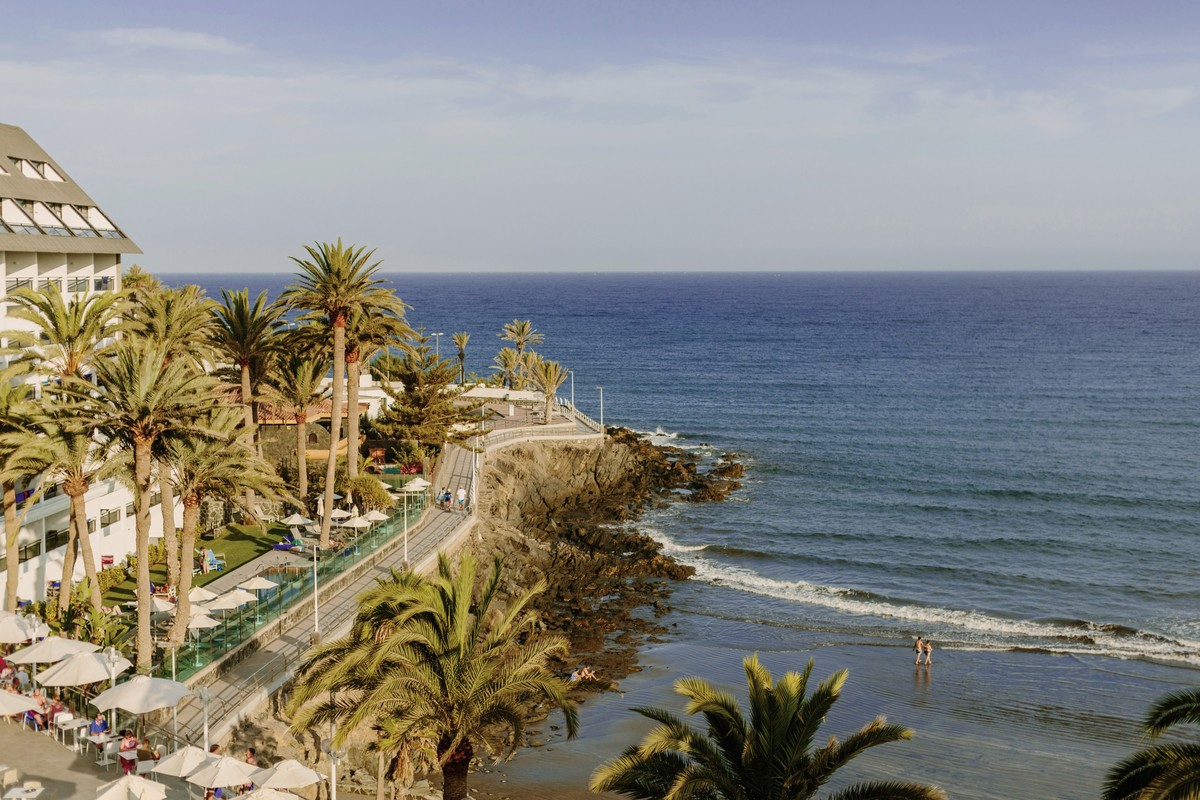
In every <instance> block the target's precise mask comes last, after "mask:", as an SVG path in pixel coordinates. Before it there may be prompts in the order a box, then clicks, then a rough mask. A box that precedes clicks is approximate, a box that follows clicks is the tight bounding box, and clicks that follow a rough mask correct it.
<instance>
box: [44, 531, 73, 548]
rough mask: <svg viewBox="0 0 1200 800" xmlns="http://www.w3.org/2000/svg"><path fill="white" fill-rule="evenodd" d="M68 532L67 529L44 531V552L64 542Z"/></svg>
mask: <svg viewBox="0 0 1200 800" xmlns="http://www.w3.org/2000/svg"><path fill="white" fill-rule="evenodd" d="M69 534H70V532H69V531H46V552H47V553H49V552H50V551H51V550H53V549H55V548H57V547H62V546H63V545H64V544H66V543H67V537H68V536H69Z"/></svg>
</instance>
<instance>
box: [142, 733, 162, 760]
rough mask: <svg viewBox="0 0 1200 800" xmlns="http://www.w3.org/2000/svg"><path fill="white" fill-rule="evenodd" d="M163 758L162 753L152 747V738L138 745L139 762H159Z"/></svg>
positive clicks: (147, 738)
mask: <svg viewBox="0 0 1200 800" xmlns="http://www.w3.org/2000/svg"><path fill="white" fill-rule="evenodd" d="M161 756H162V753H160V752H158V751H157V750H155V749H154V748H153V747H151V746H150V737H148V736H147V737H146V738H145V739H143V740H142V743H141V744H140V745H138V761H158V759H159V758H160V757H161Z"/></svg>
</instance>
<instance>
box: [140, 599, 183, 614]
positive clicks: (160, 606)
mask: <svg viewBox="0 0 1200 800" xmlns="http://www.w3.org/2000/svg"><path fill="white" fill-rule="evenodd" d="M133 605H135V606H136V605H137V602H136V601H135V602H134V603H133ZM174 611H175V604H174V603H172V602H171V601H170V600H167V599H166V598H165V597H156V596H152V597H151V598H150V613H151V614H170V613H172V612H174Z"/></svg>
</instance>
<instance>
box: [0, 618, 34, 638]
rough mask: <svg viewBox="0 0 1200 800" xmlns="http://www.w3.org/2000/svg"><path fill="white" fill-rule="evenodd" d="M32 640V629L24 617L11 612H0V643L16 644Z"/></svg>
mask: <svg viewBox="0 0 1200 800" xmlns="http://www.w3.org/2000/svg"><path fill="white" fill-rule="evenodd" d="M32 638H33V627H32V626H31V625H30V624H29V622H27V621H26V620H25V617H22V616H20V615H19V614H14V613H12V612H11V611H0V642H3V643H4V644H18V643H20V642H27V641H29V640H30V639H32Z"/></svg>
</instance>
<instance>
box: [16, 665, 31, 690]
mask: <svg viewBox="0 0 1200 800" xmlns="http://www.w3.org/2000/svg"><path fill="white" fill-rule="evenodd" d="M13 677H14V678H16V679H17V683H18V684H20V686H21V691H22V692H23V691H25V687H26V686H28V685H29V671H28V670H26V669H25V665H24V664H21V665H18V666H17V671H16V672H14V673H13Z"/></svg>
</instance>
